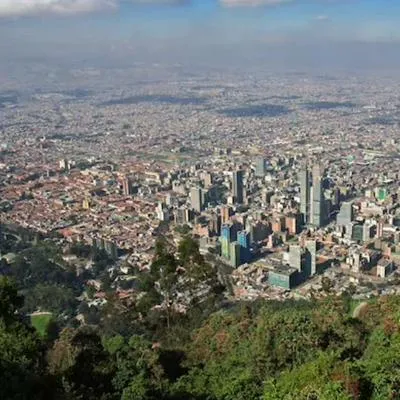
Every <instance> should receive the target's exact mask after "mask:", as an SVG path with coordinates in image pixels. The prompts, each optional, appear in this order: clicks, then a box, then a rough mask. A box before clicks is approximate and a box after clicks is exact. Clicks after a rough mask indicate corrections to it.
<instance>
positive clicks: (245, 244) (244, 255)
mask: <svg viewBox="0 0 400 400" xmlns="http://www.w3.org/2000/svg"><path fill="white" fill-rule="evenodd" d="M237 242H238V243H239V245H240V262H241V264H245V263H247V262H249V261H250V259H251V253H250V233H249V232H246V231H240V232H238V233H237Z"/></svg>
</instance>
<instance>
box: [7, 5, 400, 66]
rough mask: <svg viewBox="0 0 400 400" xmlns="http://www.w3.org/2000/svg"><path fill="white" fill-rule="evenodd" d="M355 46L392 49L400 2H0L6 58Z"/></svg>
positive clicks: (399, 30)
mask: <svg viewBox="0 0 400 400" xmlns="http://www.w3.org/2000/svg"><path fill="white" fill-rule="evenodd" d="M355 43H357V44H358V45H359V46H361V47H359V49H362V48H363V46H364V48H365V46H366V45H371V46H373V48H374V49H375V50H374V51H375V52H376V51H377V49H378V53H379V49H382V51H383V50H384V51H386V52H387V53H388V54H389V53H390V52H391V51H393V49H394V48H395V47H391V46H397V45H398V44H400V0H0V55H1V54H3V55H4V54H8V55H9V56H10V57H11V56H12V55H14V54H30V53H32V52H37V54H39V55H40V54H42V55H43V56H45V55H47V56H50V55H51V54H56V53H63V52H65V53H66V52H68V51H72V50H73V51H74V52H76V53H78V52H88V53H91V52H95V51H97V50H98V51H101V49H102V48H103V49H104V48H106V47H107V48H111V49H119V51H120V52H124V51H139V50H140V51H148V52H149V51H151V52H152V53H153V54H157V53H159V54H161V53H162V52H166V50H167V49H170V50H171V51H173V52H175V53H177V54H178V53H179V54H185V52H187V53H188V54H189V53H192V54H193V53H195V52H198V53H200V54H201V53H202V51H205V49H208V52H209V55H210V56H211V53H212V51H214V52H215V49H221V51H228V49H230V50H229V51H230V52H231V53H232V52H237V51H240V52H243V53H246V52H249V51H250V49H252V50H253V51H254V52H257V51H260V49H266V48H268V46H269V47H271V46H272V47H273V48H274V49H275V50H277V51H279V50H282V49H284V48H286V49H293V46H295V47H296V48H297V49H298V48H299V46H314V47H315V49H317V48H318V47H320V48H321V47H323V48H324V49H325V51H326V46H333V47H335V46H336V47H337V46H343V47H344V48H345V47H346V46H349V45H350V44H355ZM388 46H389V47H388ZM336 47H335V48H336ZM396 48H397V47H396ZM150 49H151V50H150ZM385 49H386V50H385ZM315 51H317V50H315ZM348 53H351V51H349V52H348ZM378 58H379V57H378Z"/></svg>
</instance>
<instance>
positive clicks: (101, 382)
mask: <svg viewBox="0 0 400 400" xmlns="http://www.w3.org/2000/svg"><path fill="white" fill-rule="evenodd" d="M49 368H50V371H51V373H52V374H54V375H55V376H56V377H58V378H59V380H60V382H62V387H63V390H64V392H65V393H66V394H67V395H68V396H72V398H74V399H82V400H86V399H87V400H97V399H112V398H114V390H113V386H112V377H113V374H114V364H113V362H112V360H111V358H110V357H109V355H108V353H107V352H106V351H105V350H104V348H103V345H102V343H101V339H100V337H99V335H98V334H97V333H96V332H95V331H94V330H93V329H91V328H88V327H84V328H79V329H76V330H73V329H65V330H64V331H63V332H62V333H61V335H60V339H59V340H57V341H56V342H55V344H54V346H53V348H52V349H51V351H50V353H49Z"/></svg>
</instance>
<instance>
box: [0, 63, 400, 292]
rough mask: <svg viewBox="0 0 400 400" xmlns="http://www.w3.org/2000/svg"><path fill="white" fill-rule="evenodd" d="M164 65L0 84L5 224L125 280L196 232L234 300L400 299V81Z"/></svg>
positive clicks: (0, 164) (1, 192)
mask: <svg viewBox="0 0 400 400" xmlns="http://www.w3.org/2000/svg"><path fill="white" fill-rule="evenodd" d="M159 68H160V67H159V66H153V67H149V71H150V72H148V73H146V71H145V69H144V68H141V67H137V68H135V69H133V70H129V71H113V70H93V69H88V70H72V71H68V73H65V76H63V82H64V83H63V84H61V83H59V82H57V76H50V75H45V76H44V77H43V76H42V75H41V78H40V79H43V84H41V86H40V87H41V89H40V90H39V89H38V88H37V87H35V83H34V82H35V81H32V82H31V83H30V84H29V85H27V84H26V83H24V84H23V89H22V83H18V82H17V81H16V82H11V83H10V82H8V83H7V84H3V85H2V89H1V90H0V137H1V140H0V145H1V149H0V180H1V190H0V200H1V203H0V208H1V223H2V224H3V225H4V226H6V225H10V226H14V225H17V226H20V227H22V228H27V229H29V230H32V231H34V232H39V233H40V234H42V235H44V236H46V235H51V234H55V233H56V234H57V236H56V237H57V238H58V239H57V240H59V241H61V242H64V243H71V242H83V243H85V244H89V245H92V246H97V247H100V248H102V249H104V250H105V251H106V252H107V253H108V254H109V256H110V257H111V258H112V259H113V260H114V261H115V268H117V269H118V274H119V275H127V276H129V274H130V273H131V270H132V269H131V268H139V269H140V270H145V269H148V268H149V267H150V264H151V261H152V258H153V254H154V247H155V241H156V239H157V237H158V236H160V235H164V236H165V237H168V238H170V239H171V240H172V241H174V242H176V243H177V242H178V241H179V240H180V238H182V237H183V236H184V235H192V236H194V237H195V238H197V239H198V240H199V245H200V250H201V253H202V254H204V255H205V256H207V259H209V260H212V263H213V264H214V265H218V266H219V268H220V269H221V270H223V271H224V273H225V274H227V275H228V278H229V281H230V283H231V285H232V293H231V296H232V297H234V298H236V299H251V298H257V297H264V298H270V299H286V298H293V297H294V298H302V297H303V298H308V297H310V296H317V295H318V294H319V293H320V294H321V293H322V292H323V291H324V290H326V287H327V286H329V290H330V291H334V292H336V293H338V294H339V293H342V292H344V291H347V292H351V293H352V295H353V296H354V297H356V298H359V299H364V298H368V297H370V296H373V295H376V294H382V293H386V294H388V293H397V292H398V291H399V288H400V280H399V277H398V275H397V271H396V266H397V265H398V264H399V263H400V207H399V205H400V198H399V194H400V187H399V179H400V176H399V175H400V158H399V150H400V143H399V130H400V99H399V96H398V93H399V89H400V84H399V83H398V82H399V81H396V80H394V79H393V80H392V79H390V78H385V79H379V80H377V79H376V78H375V77H373V76H372V77H369V76H358V77H357V78H355V77H351V76H350V77H349V76H340V75H339V76H336V75H332V76H325V75H324V76H313V75H307V74H280V75H272V74H271V75H268V74H267V73H262V72H255V73H254V74H252V75H246V74H240V73H236V72H229V73H226V74H224V75H222V74H219V73H217V72H207V73H201V74H199V77H198V78H195V77H191V76H186V75H185V74H183V76H180V75H179V73H178V72H177V71H176V69H174V68H173V67H168V68H166V69H165V70H166V71H167V72H168V74H167V76H166V77H165V76H163V78H162V79H160V80H156V79H152V78H151V79H150V78H148V79H146V76H147V77H148V76H150V75H152V74H153V75H155V74H156V73H157V71H158V69H159ZM109 74H113V76H112V77H110V76H108V75H109ZM129 77H130V78H129ZM132 77H135V79H136V80H134V82H133V83H132V79H133V78H132ZM118 79H119V81H118ZM128 79H131V81H130V84H129V85H125V84H122V83H121V82H124V81H126V80H128ZM104 82H119V85H117V84H115V86H111V85H109V86H107V85H106V84H105V83H104ZM19 85H21V87H20V86H19ZM38 86H39V83H38ZM71 87H72V88H73V89H71ZM116 88H119V89H116ZM3 256H9V255H3Z"/></svg>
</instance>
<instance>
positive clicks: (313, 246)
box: [305, 240, 317, 277]
mask: <svg viewBox="0 0 400 400" xmlns="http://www.w3.org/2000/svg"><path fill="white" fill-rule="evenodd" d="M306 250H307V251H306V262H305V264H306V265H305V276H307V277H308V276H312V275H315V274H316V273H317V241H316V240H307V241H306Z"/></svg>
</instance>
